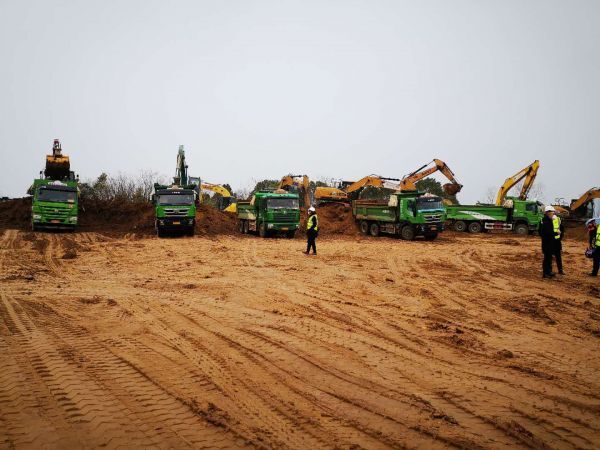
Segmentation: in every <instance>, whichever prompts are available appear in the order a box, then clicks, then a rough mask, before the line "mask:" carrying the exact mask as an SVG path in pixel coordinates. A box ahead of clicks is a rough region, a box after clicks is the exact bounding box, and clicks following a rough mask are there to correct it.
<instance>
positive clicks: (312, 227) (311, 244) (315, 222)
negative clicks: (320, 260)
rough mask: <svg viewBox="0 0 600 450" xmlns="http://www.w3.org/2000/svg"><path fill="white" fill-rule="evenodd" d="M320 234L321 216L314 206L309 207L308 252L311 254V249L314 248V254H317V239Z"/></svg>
mask: <svg viewBox="0 0 600 450" xmlns="http://www.w3.org/2000/svg"><path fill="white" fill-rule="evenodd" d="M318 235H319V217H318V216H317V211H316V210H315V207H314V206H311V207H310V208H308V219H306V238H307V240H306V251H305V252H304V253H306V254H307V255H309V254H310V249H311V248H312V250H313V255H316V254H317V245H316V243H315V240H316V239H317V236H318Z"/></svg>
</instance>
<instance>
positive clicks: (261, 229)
mask: <svg viewBox="0 0 600 450" xmlns="http://www.w3.org/2000/svg"><path fill="white" fill-rule="evenodd" d="M258 235H259V236H260V237H261V238H266V237H267V236H268V235H269V232H268V231H267V225H266V224H265V223H264V222H263V223H261V224H260V227H259V228H258Z"/></svg>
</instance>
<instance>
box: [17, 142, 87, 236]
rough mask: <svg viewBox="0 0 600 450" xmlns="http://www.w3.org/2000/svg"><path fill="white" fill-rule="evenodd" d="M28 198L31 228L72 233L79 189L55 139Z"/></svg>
mask: <svg viewBox="0 0 600 450" xmlns="http://www.w3.org/2000/svg"><path fill="white" fill-rule="evenodd" d="M27 193H28V194H29V195H31V196H32V199H31V228H32V230H34V231H36V230H40V229H52V228H53V229H62V230H69V231H73V230H75V228H76V227H77V222H78V217H77V216H78V212H79V187H78V180H77V177H76V176H75V173H74V172H73V171H71V162H70V160H69V157H68V156H67V155H63V154H62V147H61V145H60V141H59V140H58V139H55V140H54V145H53V146H52V154H51V155H46V167H45V169H44V170H43V171H41V172H40V178H37V179H35V180H33V184H32V185H31V187H30V188H29V190H28V191H27Z"/></svg>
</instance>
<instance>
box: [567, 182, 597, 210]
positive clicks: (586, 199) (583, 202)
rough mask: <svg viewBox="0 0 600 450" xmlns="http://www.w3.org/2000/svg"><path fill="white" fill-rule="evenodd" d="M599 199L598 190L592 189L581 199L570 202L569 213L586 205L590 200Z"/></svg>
mask: <svg viewBox="0 0 600 450" xmlns="http://www.w3.org/2000/svg"><path fill="white" fill-rule="evenodd" d="M596 198H600V188H599V187H593V188H591V189H589V190H587V191H586V192H585V193H584V194H583V195H582V196H581V197H579V198H578V199H576V200H573V201H572V202H571V208H570V209H571V211H575V210H576V209H579V208H581V207H582V206H583V205H586V204H588V203H589V202H591V201H592V200H594V199H596Z"/></svg>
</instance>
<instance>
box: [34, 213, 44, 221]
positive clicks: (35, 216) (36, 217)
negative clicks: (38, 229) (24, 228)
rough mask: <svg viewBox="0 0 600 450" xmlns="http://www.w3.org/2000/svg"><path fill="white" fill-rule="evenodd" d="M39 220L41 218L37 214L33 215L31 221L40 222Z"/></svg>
mask: <svg viewBox="0 0 600 450" xmlns="http://www.w3.org/2000/svg"><path fill="white" fill-rule="evenodd" d="M41 218H42V216H40V215H39V214H34V215H33V220H40V219H41Z"/></svg>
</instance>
